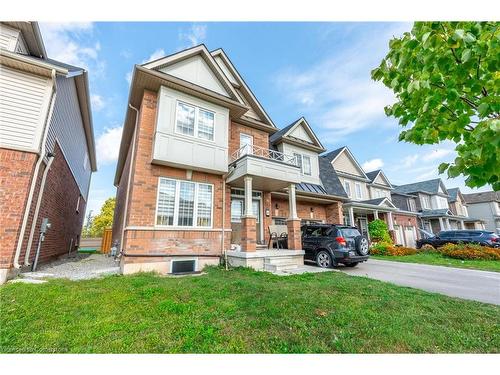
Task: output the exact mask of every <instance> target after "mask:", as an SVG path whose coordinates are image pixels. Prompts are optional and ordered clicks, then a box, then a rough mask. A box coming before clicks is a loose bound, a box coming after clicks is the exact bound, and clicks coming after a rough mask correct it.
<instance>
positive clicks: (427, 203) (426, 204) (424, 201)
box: [420, 195, 431, 209]
mask: <svg viewBox="0 0 500 375" xmlns="http://www.w3.org/2000/svg"><path fill="white" fill-rule="evenodd" d="M420 204H421V205H422V208H423V209H430V208H431V200H430V198H429V196H428V195H421V196H420Z"/></svg>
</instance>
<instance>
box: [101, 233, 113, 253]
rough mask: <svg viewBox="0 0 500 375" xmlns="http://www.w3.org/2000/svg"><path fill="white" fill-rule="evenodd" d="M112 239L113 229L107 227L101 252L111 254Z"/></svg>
mask: <svg viewBox="0 0 500 375" xmlns="http://www.w3.org/2000/svg"><path fill="white" fill-rule="evenodd" d="M111 239H112V231H111V229H105V230H104V234H103V236H102V243H101V253H103V254H109V252H110V251H111Z"/></svg>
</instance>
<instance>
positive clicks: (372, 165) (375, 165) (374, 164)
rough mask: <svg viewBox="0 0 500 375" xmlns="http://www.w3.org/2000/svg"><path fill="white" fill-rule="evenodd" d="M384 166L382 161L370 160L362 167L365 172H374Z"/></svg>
mask: <svg viewBox="0 0 500 375" xmlns="http://www.w3.org/2000/svg"><path fill="white" fill-rule="evenodd" d="M383 166H384V161H383V160H382V159H378V158H377V159H371V160H367V161H365V162H364V163H363V165H362V167H363V169H364V170H365V171H366V172H370V171H374V170H376V169H380V168H382V167H383Z"/></svg>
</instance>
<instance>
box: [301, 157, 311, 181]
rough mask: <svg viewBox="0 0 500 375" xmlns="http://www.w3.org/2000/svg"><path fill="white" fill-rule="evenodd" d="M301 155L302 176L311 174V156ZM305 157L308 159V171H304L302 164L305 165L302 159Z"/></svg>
mask: <svg viewBox="0 0 500 375" xmlns="http://www.w3.org/2000/svg"><path fill="white" fill-rule="evenodd" d="M301 157H302V174H303V175H304V176H311V175H312V161H311V157H310V156H309V155H301ZM306 158H307V160H309V173H306V172H304V165H305V163H304V159H306Z"/></svg>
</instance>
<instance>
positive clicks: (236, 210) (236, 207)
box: [231, 199, 244, 223]
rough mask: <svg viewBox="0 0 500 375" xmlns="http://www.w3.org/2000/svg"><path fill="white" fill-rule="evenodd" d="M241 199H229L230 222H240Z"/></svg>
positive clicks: (241, 212)
mask: <svg viewBox="0 0 500 375" xmlns="http://www.w3.org/2000/svg"><path fill="white" fill-rule="evenodd" d="M243 202H244V201H243V200H241V199H232V200H231V223H241V217H242V216H243Z"/></svg>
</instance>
